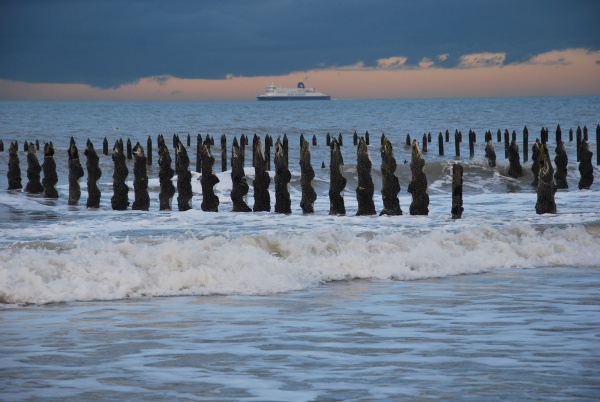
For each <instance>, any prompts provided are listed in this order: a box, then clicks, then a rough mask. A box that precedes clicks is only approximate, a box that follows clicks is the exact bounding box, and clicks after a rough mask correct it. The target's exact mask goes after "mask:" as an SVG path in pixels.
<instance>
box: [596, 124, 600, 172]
mask: <svg viewBox="0 0 600 402" xmlns="http://www.w3.org/2000/svg"><path fill="white" fill-rule="evenodd" d="M596 166H600V124H598V125H597V126H596Z"/></svg>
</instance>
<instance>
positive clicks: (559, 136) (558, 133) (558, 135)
mask: <svg viewBox="0 0 600 402" xmlns="http://www.w3.org/2000/svg"><path fill="white" fill-rule="evenodd" d="M555 140H556V144H557V145H558V144H560V143H561V142H562V130H561V129H560V124H557V125H556V131H555Z"/></svg>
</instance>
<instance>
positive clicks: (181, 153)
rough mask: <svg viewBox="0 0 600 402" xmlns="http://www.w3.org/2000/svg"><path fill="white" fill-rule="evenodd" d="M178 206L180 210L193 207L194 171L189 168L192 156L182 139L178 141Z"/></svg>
mask: <svg viewBox="0 0 600 402" xmlns="http://www.w3.org/2000/svg"><path fill="white" fill-rule="evenodd" d="M176 156H177V163H176V169H177V208H178V209H179V210H180V211H187V210H190V209H192V195H193V194H192V173H191V172H190V170H189V166H190V158H189V157H188V154H187V150H186V149H185V147H184V146H183V143H182V142H181V141H178V142H177V151H176Z"/></svg>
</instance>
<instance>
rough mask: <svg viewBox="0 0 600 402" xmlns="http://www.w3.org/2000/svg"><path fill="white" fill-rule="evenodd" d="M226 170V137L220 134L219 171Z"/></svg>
mask: <svg viewBox="0 0 600 402" xmlns="http://www.w3.org/2000/svg"><path fill="white" fill-rule="evenodd" d="M226 170H227V137H225V134H223V135H221V172H224V171H226Z"/></svg>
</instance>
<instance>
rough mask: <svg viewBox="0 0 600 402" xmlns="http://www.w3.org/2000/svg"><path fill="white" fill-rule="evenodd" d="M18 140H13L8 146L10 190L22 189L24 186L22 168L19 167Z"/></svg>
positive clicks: (7, 174)
mask: <svg viewBox="0 0 600 402" xmlns="http://www.w3.org/2000/svg"><path fill="white" fill-rule="evenodd" d="M18 150H19V149H18V146H17V143H16V142H11V143H10V145H9V146H8V172H7V173H6V177H7V179H8V190H20V189H22V188H23V185H22V184H21V168H20V167H19V153H18V152H17V151H18Z"/></svg>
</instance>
